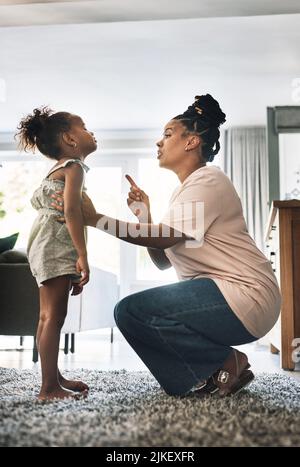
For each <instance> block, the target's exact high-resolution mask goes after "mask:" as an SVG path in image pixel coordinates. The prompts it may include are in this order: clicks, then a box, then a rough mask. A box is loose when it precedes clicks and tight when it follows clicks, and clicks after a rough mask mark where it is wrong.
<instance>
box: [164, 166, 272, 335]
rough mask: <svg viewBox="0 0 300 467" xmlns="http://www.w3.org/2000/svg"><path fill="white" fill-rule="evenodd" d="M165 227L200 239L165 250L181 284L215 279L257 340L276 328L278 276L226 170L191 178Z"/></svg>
mask: <svg viewBox="0 0 300 467" xmlns="http://www.w3.org/2000/svg"><path fill="white" fill-rule="evenodd" d="M203 208H204V210H203ZM202 213H203V214H204V215H203V216H202V215H201V214H202ZM161 223H162V224H164V225H167V226H169V227H172V228H174V229H175V230H177V231H179V232H183V233H184V234H185V235H187V236H188V237H190V238H192V239H196V240H184V241H182V242H179V243H177V244H176V245H174V246H173V247H171V248H167V249H166V250H165V253H166V255H167V257H168V258H169V260H170V262H171V264H172V266H174V268H175V270H176V272H177V275H178V278H179V279H180V280H188V279H198V278H203V277H209V278H211V279H212V280H213V281H214V282H215V283H216V285H217V286H218V287H219V289H220V291H221V292H222V294H223V296H224V298H225V300H226V301H227V303H228V305H229V306H230V308H231V309H232V311H233V312H234V313H235V314H236V316H237V317H238V318H239V319H240V320H241V322H242V323H243V324H244V326H245V327H246V329H247V330H248V331H249V332H250V333H251V334H252V335H253V336H255V337H262V336H263V335H265V334H266V333H267V332H268V331H269V330H270V329H271V328H272V327H273V326H274V324H275V322H276V321H277V318H278V316H279V312H280V304H281V295H280V291H279V287H278V283H277V280H276V277H275V275H274V273H273V270H272V267H271V264H270V262H269V261H268V259H267V258H266V257H265V256H264V255H263V253H262V252H261V251H260V250H259V249H258V248H257V246H256V245H255V242H254V241H253V239H252V238H251V237H250V235H249V233H248V230H247V226H246V222H245V219H244V216H243V210H242V205H241V201H240V198H239V197H238V194H237V192H236V190H235V188H234V186H233V184H232V183H231V181H230V180H229V178H228V177H227V176H226V175H225V174H224V173H223V172H222V170H221V169H219V168H218V167H216V166H205V167H201V168H200V169H198V170H196V171H195V172H193V173H192V174H191V175H189V176H188V177H187V178H186V179H185V181H184V182H183V184H182V185H181V186H180V187H179V188H177V189H176V190H175V192H174V193H173V195H172V197H171V200H170V205H169V209H168V212H167V213H166V215H165V216H164V218H163V219H162V221H161Z"/></svg>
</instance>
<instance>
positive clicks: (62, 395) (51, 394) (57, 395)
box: [38, 386, 88, 401]
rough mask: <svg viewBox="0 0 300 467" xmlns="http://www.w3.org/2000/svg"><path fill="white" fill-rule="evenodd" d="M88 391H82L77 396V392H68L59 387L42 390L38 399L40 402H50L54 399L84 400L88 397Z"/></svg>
mask: <svg viewBox="0 0 300 467" xmlns="http://www.w3.org/2000/svg"><path fill="white" fill-rule="evenodd" d="M87 395H88V391H87V390H85V391H82V392H81V393H80V394H76V393H75V392H72V391H68V390H66V389H63V388H62V387H60V386H58V387H56V388H54V389H52V390H45V389H41V392H40V393H39V395H38V399H39V400H40V401H50V400H53V399H68V398H69V399H75V400H78V399H82V398H85V397H87Z"/></svg>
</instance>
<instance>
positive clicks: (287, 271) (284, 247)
mask: <svg viewBox="0 0 300 467" xmlns="http://www.w3.org/2000/svg"><path fill="white" fill-rule="evenodd" d="M266 242H267V244H266V245H267V250H268V257H269V259H270V261H271V263H272V267H273V271H274V272H275V274H276V277H277V280H278V283H279V285H280V289H281V293H282V306H281V313H280V319H279V320H278V322H277V324H276V325H275V327H274V328H273V330H272V331H271V333H270V337H271V352H273V353H277V352H278V351H279V352H280V353H281V366H282V368H284V369H285V370H293V369H294V368H295V362H294V360H295V358H294V357H295V345H296V344H295V341H294V339H296V338H300V201H298V200H288V201H273V203H272V207H271V212H270V217H269V221H268V225H267V230H266ZM293 341H294V342H293ZM298 346H299V344H298Z"/></svg>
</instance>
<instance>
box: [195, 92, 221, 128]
mask: <svg viewBox="0 0 300 467" xmlns="http://www.w3.org/2000/svg"><path fill="white" fill-rule="evenodd" d="M192 107H194V109H195V112H197V113H198V114H200V115H201V116H202V117H203V118H205V119H206V120H208V121H210V124H211V126H216V127H219V126H220V125H222V124H223V123H225V122H226V115H225V114H224V112H223V111H222V110H221V107H220V105H219V103H218V101H216V99H214V98H213V97H212V96H211V95H210V94H204V95H202V96H195V102H194V104H193V105H192Z"/></svg>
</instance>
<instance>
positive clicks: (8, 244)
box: [0, 233, 19, 253]
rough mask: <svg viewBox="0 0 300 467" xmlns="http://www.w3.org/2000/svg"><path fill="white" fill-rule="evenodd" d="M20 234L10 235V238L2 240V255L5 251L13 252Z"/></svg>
mask: <svg viewBox="0 0 300 467" xmlns="http://www.w3.org/2000/svg"><path fill="white" fill-rule="evenodd" d="M18 236H19V233H15V234H13V235H10V236H9V237H5V238H0V253H3V251H7V250H12V248H13V247H14V246H15V244H16V241H17V238H18Z"/></svg>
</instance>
